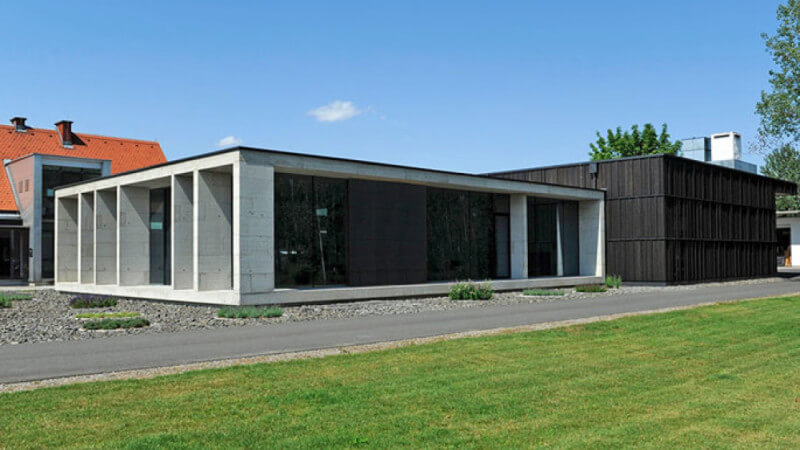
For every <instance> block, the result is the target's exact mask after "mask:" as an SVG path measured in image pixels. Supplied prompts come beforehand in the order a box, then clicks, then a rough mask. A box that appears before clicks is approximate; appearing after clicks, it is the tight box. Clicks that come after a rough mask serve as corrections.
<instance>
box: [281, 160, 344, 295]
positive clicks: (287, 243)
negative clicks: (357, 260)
mask: <svg viewBox="0 0 800 450" xmlns="http://www.w3.org/2000/svg"><path fill="white" fill-rule="evenodd" d="M346 197H347V181H346V180H340V179H333V178H323V177H311V176H307V175H293V174H285V173H276V174H275V218H276V220H275V285H276V286H277V287H314V286H330V285H344V284H345V283H346V282H347V272H346V269H345V266H346V237H345V236H346V228H345V215H346V209H345V206H346Z"/></svg>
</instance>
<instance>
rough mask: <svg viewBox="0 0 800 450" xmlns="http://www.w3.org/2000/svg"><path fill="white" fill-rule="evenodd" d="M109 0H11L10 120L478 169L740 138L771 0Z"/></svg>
mask: <svg viewBox="0 0 800 450" xmlns="http://www.w3.org/2000/svg"><path fill="white" fill-rule="evenodd" d="M111 3H116V2H88V1H86V2H84V1H80V2H67V3H64V2H36V1H17V2H4V3H3V14H2V17H0V41H1V42H3V57H2V59H0V61H2V62H1V63H0V80H1V82H0V120H3V121H4V122H5V121H7V119H8V118H10V117H12V116H15V115H22V116H25V117H28V118H29V124H30V125H32V126H36V127H48V128H51V127H52V124H53V123H54V122H56V121H57V120H60V119H70V120H73V121H74V122H75V125H74V129H75V131H77V132H87V133H96V134H107V135H112V136H125V137H135V138H142V139H156V140H158V141H159V142H160V143H161V145H162V147H163V148H164V151H165V153H166V154H167V157H168V158H170V159H177V158H181V157H186V156H191V155H195V154H199V153H204V152H208V151H212V150H215V149H216V148H218V144H219V143H220V141H221V140H222V139H223V138H226V137H230V136H232V137H233V138H229V139H227V140H226V142H235V141H241V142H243V143H244V144H246V145H251V146H257V147H266V148H274V149H281V150H290V151H298V152H304V153H315V154H322V155H331V156H340V157H348V158H358V159H367V160H376V161H381V162H390V163H398V164H409V165H415V166H422V167H431V168H440V169H451V170H460V171H468V172H484V171H491V170H502V169H508V168H515V167H530V166H539V165H548V164H558V163H566V162H575V161H583V160H586V159H587V152H588V150H589V143H590V142H592V141H593V140H594V133H595V131H596V130H605V129H606V128H609V127H616V126H617V125H621V126H623V127H629V126H630V125H632V124H634V123H645V122H653V123H655V124H657V125H660V124H661V123H662V122H666V123H667V124H668V125H669V127H670V132H671V133H672V135H673V137H675V138H683V137H692V136H704V135H709V134H711V133H713V132H721V131H730V130H734V131H739V132H741V133H742V134H743V139H744V141H745V146H747V144H748V143H749V142H751V141H752V138H753V136H754V134H755V131H756V129H757V126H758V119H757V117H756V116H755V115H754V107H755V103H756V101H757V100H758V98H759V93H760V91H761V90H762V89H764V88H765V87H766V86H767V79H768V70H769V68H770V66H771V61H770V58H769V55H768V54H767V53H766V52H765V50H764V45H763V41H762V39H761V37H760V33H762V32H770V33H771V32H773V31H774V29H775V27H776V22H775V9H776V6H777V4H778V2H777V1H765V0H741V1H736V2H732V1H707V0H704V1H696V0H695V1H689V0H672V1H670V2H642V1H615V0H606V1H603V2H594V1H578V0H576V1H569V2H567V1H559V2H553V1H548V2H543V1H527V2H501V1H486V2H469V1H461V2H431V1H402V2H299V1H298V2H252V3H246V2H236V1H226V2H191V3H188V2H187V3H181V2H163V1H161V2H124V3H125V4H124V5H112V4H111ZM119 3H122V2H119ZM334 102H339V103H334ZM326 105H327V106H328V107H327V108H323V109H321V110H319V109H318V108H320V107H325V106H326ZM315 113H316V115H315ZM348 117H349V118H348ZM321 119H322V120H326V119H327V120H331V119H341V120H337V121H321ZM745 159H748V160H750V161H752V162H756V163H759V164H760V163H761V157H760V156H758V155H753V154H747V155H746V157H745Z"/></svg>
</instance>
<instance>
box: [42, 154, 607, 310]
mask: <svg viewBox="0 0 800 450" xmlns="http://www.w3.org/2000/svg"><path fill="white" fill-rule="evenodd" d="M55 205H56V206H55V207H56V274H55V275H56V280H55V282H56V284H55V287H56V289H58V290H61V291H67V292H81V293H97V294H108V295H119V296H129V297H140V298H151V299H162V300H173V301H186V302H195V303H211V304H230V305H240V304H266V303H301V302H321V301H336V300H351V299H365V298H388V297H406V296H415V295H433V294H443V293H446V292H447V291H448V289H449V286H450V285H451V284H452V282H454V281H456V280H467V279H472V280H486V279H491V280H492V281H491V283H492V285H493V287H494V288H495V289H497V290H508V289H522V288H528V287H551V286H566V285H575V284H586V283H598V282H602V280H603V277H604V274H605V272H604V267H605V256H604V247H605V241H606V240H605V236H604V233H605V228H604V224H605V220H604V218H603V216H604V214H605V211H606V208H605V206H604V192H603V191H601V190H598V189H595V188H594V187H570V186H558V185H553V184H548V183H543V182H530V181H519V180H507V179H500V178H494V177H489V176H486V175H473V174H464V173H455V172H445V171H438V170H427V169H420V168H414V167H405V166H397V165H389V164H379V163H373V162H365V161H355V160H347V159H339V158H329V157H321V156H312V155H304V154H296V153H287V152H279V151H271V150H262V149H255V148H247V147H236V148H231V149H226V150H222V151H219V152H215V153H210V154H205V155H200V156H197V157H193V158H188V159H184V160H180V161H174V162H171V163H167V164H161V165H158V166H154V167H151V168H145V169H141V170H136V171H132V172H127V173H123V174H118V175H112V176H108V177H104V178H100V179H96V180H91V181H85V182H80V183H76V184H73V185H68V186H64V187H61V188H58V189H56V192H55Z"/></svg>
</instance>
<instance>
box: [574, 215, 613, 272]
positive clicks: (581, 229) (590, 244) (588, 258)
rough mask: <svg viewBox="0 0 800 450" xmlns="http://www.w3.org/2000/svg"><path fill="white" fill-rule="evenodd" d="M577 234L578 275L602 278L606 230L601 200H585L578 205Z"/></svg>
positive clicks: (604, 266) (604, 268)
mask: <svg viewBox="0 0 800 450" xmlns="http://www.w3.org/2000/svg"><path fill="white" fill-rule="evenodd" d="M578 234H579V237H578V254H579V255H580V256H579V260H580V263H579V266H580V274H581V275H583V276H596V277H601V276H604V275H605V271H606V265H605V263H606V259H605V247H606V228H605V203H604V201H603V200H591V201H588V200H587V201H582V202H579V203H578Z"/></svg>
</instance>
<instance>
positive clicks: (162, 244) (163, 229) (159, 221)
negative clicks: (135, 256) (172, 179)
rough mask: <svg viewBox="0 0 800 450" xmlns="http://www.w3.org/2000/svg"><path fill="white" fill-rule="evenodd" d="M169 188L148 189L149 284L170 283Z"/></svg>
mask: <svg viewBox="0 0 800 450" xmlns="http://www.w3.org/2000/svg"><path fill="white" fill-rule="evenodd" d="M170 194H171V192H170V188H161V189H152V190H151V191H150V284H170V283H171V282H172V281H171V278H170V275H171V258H172V256H171V253H170V247H171V237H172V234H171V232H170V225H171V224H170V222H171V220H170Z"/></svg>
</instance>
